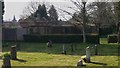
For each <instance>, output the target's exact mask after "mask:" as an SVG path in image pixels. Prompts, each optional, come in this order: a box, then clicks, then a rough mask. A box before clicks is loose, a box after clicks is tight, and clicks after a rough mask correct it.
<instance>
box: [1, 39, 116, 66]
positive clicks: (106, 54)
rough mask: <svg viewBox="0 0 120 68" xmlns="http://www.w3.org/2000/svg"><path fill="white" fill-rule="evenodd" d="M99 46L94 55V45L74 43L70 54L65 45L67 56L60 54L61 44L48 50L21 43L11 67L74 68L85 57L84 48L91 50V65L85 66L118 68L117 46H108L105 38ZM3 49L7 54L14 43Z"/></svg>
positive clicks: (44, 44)
mask: <svg viewBox="0 0 120 68" xmlns="http://www.w3.org/2000/svg"><path fill="white" fill-rule="evenodd" d="M100 40H101V42H100V43H101V45H98V54H99V55H97V56H95V55H94V54H95V53H94V44H83V43H75V44H74V52H71V47H70V44H65V47H66V50H67V55H63V54H61V53H62V44H53V47H52V48H48V47H47V46H46V43H25V42H21V43H20V44H21V50H20V51H18V53H17V54H18V60H11V64H12V66H75V65H76V64H77V62H78V60H79V59H81V56H83V55H85V48H86V47H87V46H90V48H91V55H92V56H91V61H92V62H91V63H85V64H86V66H118V44H108V43H107V42H106V40H107V39H106V38H101V39H100ZM8 44H9V46H7V47H3V51H4V52H9V50H10V46H11V45H14V44H15V43H8ZM3 45H4V44H3Z"/></svg>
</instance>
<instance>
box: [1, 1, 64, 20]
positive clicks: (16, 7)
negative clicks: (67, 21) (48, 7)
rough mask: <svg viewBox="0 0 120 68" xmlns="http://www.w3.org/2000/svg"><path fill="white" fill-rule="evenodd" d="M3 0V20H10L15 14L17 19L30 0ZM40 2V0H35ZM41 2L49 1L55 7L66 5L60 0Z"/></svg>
mask: <svg viewBox="0 0 120 68" xmlns="http://www.w3.org/2000/svg"><path fill="white" fill-rule="evenodd" d="M4 1H5V13H4V16H3V19H4V20H5V21H10V20H12V19H13V17H14V16H15V17H16V19H17V20H19V18H20V15H22V14H23V10H24V9H25V7H27V6H28V4H29V3H30V2H31V1H32V0H4ZM34 1H35V0H34ZM36 1H37V2H39V1H40V2H41V0H36ZM42 2H49V4H54V5H55V7H66V3H64V1H62V0H49V1H47V0H43V1H42Z"/></svg>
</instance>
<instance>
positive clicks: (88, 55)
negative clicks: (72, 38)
mask: <svg viewBox="0 0 120 68" xmlns="http://www.w3.org/2000/svg"><path fill="white" fill-rule="evenodd" d="M86 62H87V63H90V47H89V46H88V47H86Z"/></svg>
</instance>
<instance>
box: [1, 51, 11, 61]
mask: <svg viewBox="0 0 120 68" xmlns="http://www.w3.org/2000/svg"><path fill="white" fill-rule="evenodd" d="M5 57H10V53H7V52H5V53H3V54H2V59H3V60H4V59H5Z"/></svg>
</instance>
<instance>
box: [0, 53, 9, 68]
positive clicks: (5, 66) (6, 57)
mask: <svg viewBox="0 0 120 68" xmlns="http://www.w3.org/2000/svg"><path fill="white" fill-rule="evenodd" d="M2 67H3V68H11V63H10V55H7V54H6V55H4V59H3V66H2Z"/></svg>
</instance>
